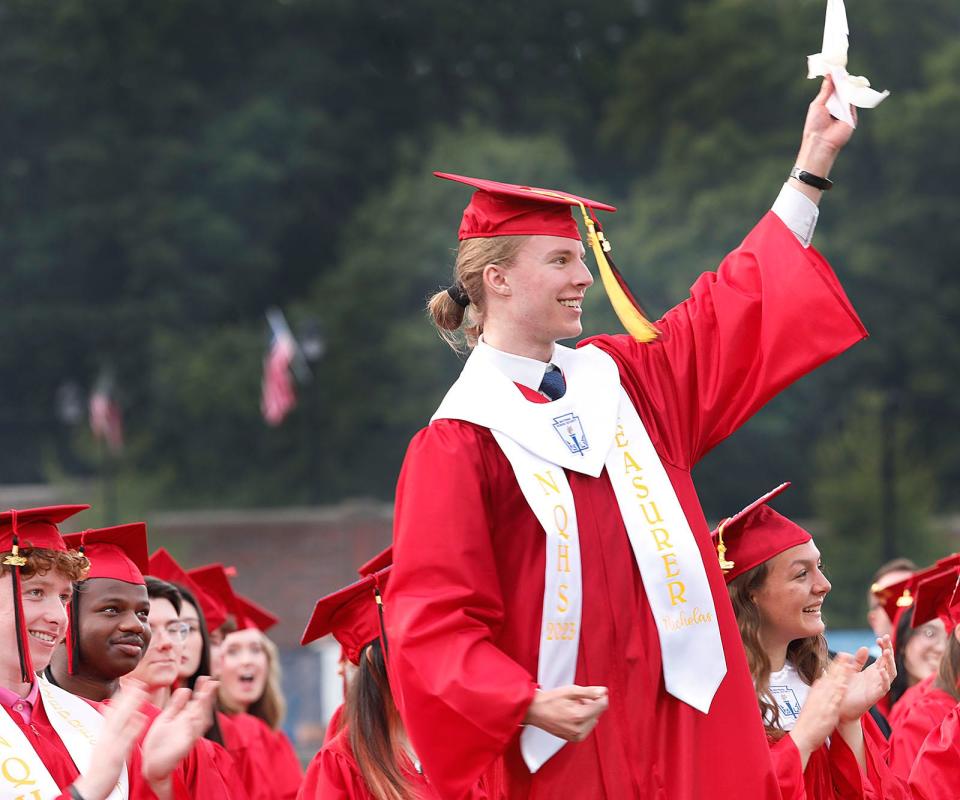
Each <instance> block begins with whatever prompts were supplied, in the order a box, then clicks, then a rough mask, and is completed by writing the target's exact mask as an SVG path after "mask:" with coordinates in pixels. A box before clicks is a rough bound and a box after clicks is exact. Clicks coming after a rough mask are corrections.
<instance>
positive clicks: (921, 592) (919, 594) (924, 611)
mask: <svg viewBox="0 0 960 800" xmlns="http://www.w3.org/2000/svg"><path fill="white" fill-rule="evenodd" d="M958 577H960V569H958V568H957V567H956V566H953V567H947V568H946V569H944V570H942V571H940V572H936V573H934V574H933V575H931V576H930V577H928V578H925V579H924V580H922V581H919V582H918V583H917V587H916V590H915V591H914V593H913V619H912V620H911V622H910V625H911V626H912V627H914V628H916V627H919V626H920V625H923V624H924V623H925V622H929V621H930V620H932V619H936V618H938V617H939V618H940V619H942V620H943V624H944V625H946V627H947V631H948V632H949V631H952V630H953V629H954V628H955V627H956V626H957V618H956V617H955V616H954V612H955V609H953V608H952V606H953V601H954V597H955V594H956V589H957V578H958Z"/></svg>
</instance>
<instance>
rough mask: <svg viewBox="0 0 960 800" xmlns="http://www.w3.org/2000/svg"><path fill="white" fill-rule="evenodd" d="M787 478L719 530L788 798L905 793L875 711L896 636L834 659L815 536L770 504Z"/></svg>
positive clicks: (722, 560) (826, 584)
mask: <svg viewBox="0 0 960 800" xmlns="http://www.w3.org/2000/svg"><path fill="white" fill-rule="evenodd" d="M789 485H790V484H788V483H784V484H782V485H780V486H779V487H777V488H776V489H774V490H773V491H772V492H769V493H768V494H766V495H764V496H763V497H761V498H760V499H759V500H756V501H755V502H753V503H751V504H750V505H749V506H747V507H746V508H745V509H743V510H742V511H741V512H739V513H738V514H736V515H734V516H733V517H730V518H729V519H726V520H724V521H723V522H721V523H720V525H719V526H718V527H717V530H716V531H714V534H713V538H714V541H715V543H716V547H717V554H718V556H719V559H718V561H719V564H720V568H721V569H722V570H723V572H724V579H725V580H726V582H727V589H728V591H729V593H730V600H731V602H732V604H733V610H734V613H735V614H736V617H737V625H738V626H739V629H740V635H741V638H742V639H743V645H744V649H745V650H746V654H747V663H748V664H749V667H750V673H751V675H752V677H753V682H754V686H755V687H756V698H757V704H758V706H759V709H760V712H761V716H762V719H763V724H764V727H765V728H766V732H767V737H768V739H769V742H770V748H771V753H772V755H773V760H774V763H775V765H776V767H777V777H778V780H779V782H780V790H781V792H782V795H783V797H784V798H805V800H833V798H837V799H838V800H839V798H871V800H872V799H873V798H898V797H904V798H905V797H907V796H908V795H907V794H906V790H905V788H904V786H903V784H902V783H901V782H899V781H898V780H897V779H896V778H895V777H894V776H893V775H892V774H891V773H890V772H889V770H887V768H886V764H885V762H884V758H883V755H884V752H885V750H886V742H885V740H884V739H883V735H882V734H881V733H880V731H879V729H878V728H877V727H876V723H875V722H874V721H873V719H872V718H871V717H870V716H869V713H868V712H869V710H870V708H871V707H872V706H873V705H874V704H875V703H876V702H877V701H878V700H879V699H880V698H881V697H883V696H884V695H885V694H886V693H887V691H888V690H889V688H890V683H891V681H892V680H893V676H894V675H895V674H896V668H895V666H894V662H893V647H892V645H891V643H890V637H889V636H884V637H883V638H881V639H878V640H877V644H878V645H879V646H880V648H881V656H880V658H879V659H878V660H877V661H875V662H874V663H873V664H872V665H870V666H869V667H867V668H866V669H863V666H864V664H865V663H866V660H867V648H865V647H862V648H860V650H858V651H857V653H856V655H855V656H850V655H848V654H845V653H841V654H840V655H838V656H837V657H836V659H834V661H833V662H832V663H828V657H827V643H826V639H825V638H824V636H823V633H824V630H825V626H824V623H823V617H822V610H823V603H824V599H825V598H826V596H827V594H828V593H829V592H830V589H831V586H830V581H828V580H827V578H826V576H825V575H824V574H823V571H822V564H821V560H820V551H819V550H818V549H817V547H816V545H815V544H814V542H813V538H812V537H811V536H810V534H809V533H808V532H807V531H806V530H804V529H803V528H801V527H800V526H799V525H797V524H796V523H795V522H793V521H791V520H789V519H787V518H786V517H784V516H782V515H781V514H778V513H777V512H776V511H775V510H774V509H773V508H771V507H770V505H769V502H770V501H771V500H772V499H773V498H775V497H776V496H777V495H778V494H780V493H781V492H782V491H783V490H784V489H786V488H787V487H788V486H789Z"/></svg>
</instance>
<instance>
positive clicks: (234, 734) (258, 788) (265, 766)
mask: <svg viewBox="0 0 960 800" xmlns="http://www.w3.org/2000/svg"><path fill="white" fill-rule="evenodd" d="M218 719H219V721H220V726H221V731H222V733H223V739H224V744H225V745H226V748H227V750H228V751H229V752H230V754H231V755H232V756H233V757H234V761H235V763H236V765H237V768H238V770H239V772H240V776H241V779H242V781H243V784H244V786H246V787H247V792H248V794H249V796H250V800H293V798H295V797H296V796H297V791H298V790H299V788H300V783H301V781H302V778H303V772H302V770H301V769H300V762H299V760H298V759H297V754H296V752H295V751H294V749H293V745H292V744H291V743H290V740H289V739H288V738H287V737H286V735H285V734H284V733H283V731H273V730H271V729H270V726H269V725H267V723H266V722H264V721H263V720H262V719H260V718H259V717H255V716H253V715H252V714H243V713H240V714H229V715H227V714H220V715H219V716H218Z"/></svg>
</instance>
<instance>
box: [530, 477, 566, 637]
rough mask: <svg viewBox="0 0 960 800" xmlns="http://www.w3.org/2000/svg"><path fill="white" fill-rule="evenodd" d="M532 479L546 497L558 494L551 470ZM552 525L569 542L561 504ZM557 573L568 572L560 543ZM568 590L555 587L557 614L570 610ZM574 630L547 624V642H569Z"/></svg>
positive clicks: (561, 585)
mask: <svg viewBox="0 0 960 800" xmlns="http://www.w3.org/2000/svg"><path fill="white" fill-rule="evenodd" d="M533 477H534V478H536V479H537V483H538V484H539V486H540V488H541V489H543V493H544V494H545V495H546V496H548V497H549V496H550V495H551V494H560V487H559V486H558V485H557V479H556V478H555V477H554V476H553V471H552V470H549V469H548V470H545V472H544V474H540V473H539V472H535V473H533ZM553 524H554V526H556V530H557V534H558V535H559V536H560V537H561V538H562V539H566V540H567V541H570V534H569V532H568V531H567V527H568V526H569V525H570V512H569V511H567V508H566V506H564V505H563V503H557V504H556V505H555V506H554V507H553ZM557 572H567V573H568V572H570V546H569V545H567V544H562V543H560V542H558V543H557ZM569 590H570V586H569V584H566V583H561V584H560V585H559V586H558V587H557V605H556V609H557V613H558V614H564V613H566V612H567V611H568V610H569V609H570V598H569V596H568V595H567V592H568V591H569ZM576 628H577V626H576V623H572V622H548V623H547V640H548V641H551V640H554V639H563V640H570V639H572V638H573V634H574V632H575V631H576Z"/></svg>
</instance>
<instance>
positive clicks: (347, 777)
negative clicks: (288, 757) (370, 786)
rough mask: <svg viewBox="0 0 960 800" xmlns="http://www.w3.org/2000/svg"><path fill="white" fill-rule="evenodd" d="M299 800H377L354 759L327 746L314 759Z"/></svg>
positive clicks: (299, 794)
mask: <svg viewBox="0 0 960 800" xmlns="http://www.w3.org/2000/svg"><path fill="white" fill-rule="evenodd" d="M297 800H373V795H371V794H370V792H369V791H368V790H367V786H366V783H364V780H363V776H362V775H361V774H360V773H359V771H358V770H357V768H356V764H355V763H354V762H353V760H352V759H350V758H348V757H347V756H346V755H344V754H343V753H341V752H339V751H337V750H334V749H331V748H330V747H327V746H324V747H323V749H321V750H320V752H319V753H317V754H316V755H315V756H314V757H313V761H311V762H310V766H309V767H307V774H306V775H305V776H304V779H303V783H302V784H301V785H300V792H299V793H298V794H297Z"/></svg>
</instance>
